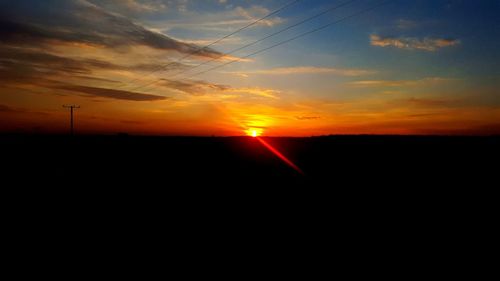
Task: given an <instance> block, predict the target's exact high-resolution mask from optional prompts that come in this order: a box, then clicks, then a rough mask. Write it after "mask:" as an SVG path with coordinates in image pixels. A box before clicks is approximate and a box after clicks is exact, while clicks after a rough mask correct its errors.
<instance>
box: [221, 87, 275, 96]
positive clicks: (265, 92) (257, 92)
mask: <svg viewBox="0 0 500 281" xmlns="http://www.w3.org/2000/svg"><path fill="white" fill-rule="evenodd" d="M231 91H232V92H234V93H243V94H249V95H254V96H258V97H263V98H271V99H278V98H279V94H280V91H277V90H273V89H266V88H260V87H248V88H232V89H231Z"/></svg>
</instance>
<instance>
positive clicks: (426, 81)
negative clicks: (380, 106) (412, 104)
mask: <svg viewBox="0 0 500 281" xmlns="http://www.w3.org/2000/svg"><path fill="white" fill-rule="evenodd" d="M454 80H456V79H451V78H443V77H426V78H423V79H418V80H361V81H352V82H349V85H351V86H355V87H407V86H418V85H432V84H437V83H443V82H449V81H454Z"/></svg>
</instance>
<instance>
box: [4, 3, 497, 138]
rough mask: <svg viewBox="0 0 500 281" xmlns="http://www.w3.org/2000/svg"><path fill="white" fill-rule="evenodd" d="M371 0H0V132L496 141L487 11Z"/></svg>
mask: <svg viewBox="0 0 500 281" xmlns="http://www.w3.org/2000/svg"><path fill="white" fill-rule="evenodd" d="M292 2H293V3H292ZM295 2H296V3H295ZM381 2H384V1H381V0H357V1H352V0H351V1H349V0H341V1H336V0H302V1H290V0H272V1H271V0H267V1H250V0H245V1H243V0H241V1H240V0H66V1H63V0H44V1H40V0H0V82H1V84H0V132H25V133H61V132H67V130H68V127H69V124H68V122H69V112H68V110H67V109H65V108H63V105H65V104H66V105H68V104H76V105H80V106H81V108H80V109H77V110H76V111H75V114H76V115H75V129H76V131H77V133H80V134H83V133H89V134H93V133H99V134H101V133H102V134H115V133H119V132H125V133H130V134H158V135H195V136H212V135H216V136H233V135H245V134H251V133H250V132H258V133H259V134H262V135H265V136H313V135H326V134H483V135H484V134H499V133H500V91H499V90H498V89H499V86H500V82H499V81H500V51H499V50H500V39H499V38H500V36H499V35H500V20H499V15H500V1H498V0H477V1H473V0H415V1H410V0H393V1H389V2H387V4H384V5H381V6H378V5H379V3H381ZM290 3H292V4H290ZM286 5H288V6H287V7H286V8H284V9H283V10H281V11H280V12H278V13H275V14H273V15H271V16H269V17H267V18H265V19H263V20H261V21H259V22H258V23H256V24H254V25H253V26H251V27H248V28H246V29H244V30H242V31H240V32H237V33H235V34H234V35H232V36H229V37H227V38H225V39H224V40H221V41H219V42H217V43H216V44H213V45H211V46H210V47H209V48H206V49H203V50H200V49H199V48H200V47H204V46H206V45H208V44H211V43H212V42H214V41H216V40H218V39H220V38H222V37H224V36H226V35H228V34H231V33H233V32H234V31H237V30H238V29H240V28H242V27H244V26H246V25H249V24H251V23H252V22H254V21H256V20H258V19H260V18H262V17H264V16H266V15H267V14H269V13H271V12H273V11H275V10H277V9H280V8H282V7H284V6H286ZM334 6H341V7H339V8H338V9H331V8H332V7H334ZM370 7H376V8H373V9H372V10H369V11H367V12H364V13H360V11H364V10H367V9H370ZM328 9H331V11H330V12H327V13H324V14H323V15H322V16H319V17H316V18H314V19H312V20H310V21H307V22H304V23H302V24H297V23H300V22H302V21H304V20H306V19H308V18H310V17H312V16H314V15H317V14H320V13H322V12H323V11H326V10H328ZM358 13H359V14H358ZM351 16H352V17H351ZM346 17H349V18H347V19H346V20H345V21H341V22H339V23H337V24H333V25H331V26H329V27H327V28H325V29H322V30H319V31H317V32H314V33H311V34H308V35H305V36H303V37H300V38H298V39H296V40H293V41H290V42H288V43H285V44H282V45H279V46H276V47H274V48H271V49H268V50H266V51H263V52H260V53H258V54H256V55H254V56H249V57H247V55H249V54H252V53H256V52H258V51H260V50H263V49H265V48H267V47H270V46H273V45H276V44H278V43H280V42H283V41H286V40H288V39H291V38H294V37H295V36H297V35H299V34H302V33H305V32H308V31H310V30H314V29H316V28H318V27H321V26H324V25H326V24H328V23H331V22H335V21H337V20H341V19H343V18H346ZM295 24H297V25H296V26H295V27H293V28H289V29H287V30H285V31H284V32H281V33H279V34H277V35H276V36H272V37H269V38H268V39H266V40H262V41H260V42H258V43H256V44H254V45H252V46H250V47H248V48H244V49H241V50H239V51H237V52H234V53H231V54H229V55H227V53H229V52H231V51H232V50H234V49H237V48H240V47H242V46H244V45H247V44H249V43H252V42H254V41H256V40H259V39H262V38H264V37H266V36H267V35H270V34H273V33H275V32H278V31H280V30H283V29H285V28H287V27H289V26H292V25H295ZM229 62H233V63H230V64H228V65H225V66H222V67H219V68H214V67H216V66H218V65H222V64H224V63H229ZM201 63H204V65H201V66H199V67H196V68H194V66H197V65H199V64H201Z"/></svg>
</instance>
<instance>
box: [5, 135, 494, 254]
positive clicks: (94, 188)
mask: <svg viewBox="0 0 500 281" xmlns="http://www.w3.org/2000/svg"><path fill="white" fill-rule="evenodd" d="M265 140H266V141H267V142H268V143H270V144H272V145H273V146H274V147H275V148H277V149H279V150H280V151H281V152H282V153H283V154H285V155H286V156H288V158H289V159H290V160H291V161H293V162H294V163H295V164H296V165H297V166H298V167H300V168H301V169H302V170H303V171H304V173H305V175H301V174H299V173H297V172H296V171H295V170H293V169H292V168H290V167H289V166H287V165H286V164H284V163H283V162H282V161H281V160H280V159H278V158H277V157H275V155H273V154H272V153H271V152H269V151H268V150H267V149H266V148H264V147H263V146H262V145H261V144H260V142H259V141H258V140H257V139H254V138H249V137H228V138H185V137H132V136H78V137H75V138H70V137H64V136H5V135H4V136H1V137H0V142H1V148H2V169H1V172H2V189H1V190H2V193H3V195H4V196H3V197H2V199H3V202H4V203H7V204H9V203H11V204H12V205H13V207H11V208H8V210H9V211H8V215H7V216H9V217H12V218H16V217H18V216H19V214H23V216H22V219H16V223H18V224H25V222H26V219H27V218H30V219H29V220H30V221H36V222H37V223H38V224H40V223H41V224H42V225H41V226H40V227H41V228H43V227H46V226H44V225H45V224H46V223H45V222H46V221H47V219H51V218H57V219H56V220H55V221H56V224H57V226H58V227H61V226H64V227H66V226H67V225H68V223H71V222H81V221H88V222H89V223H90V224H92V225H95V224H96V223H98V225H99V226H100V227H101V226H102V227H103V228H106V227H107V226H108V225H110V226H111V225H114V224H115V223H116V222H117V221H119V222H121V223H123V224H124V225H129V224H130V220H133V221H135V222H137V223H138V224H139V225H141V224H148V225H150V226H151V225H155V226H156V225H158V226H163V225H170V224H171V223H172V222H173V221H178V222H180V225H183V227H188V226H190V225H191V226H193V225H196V226H199V227H202V228H203V229H205V228H206V229H209V228H210V227H214V221H216V220H222V221H223V222H220V225H218V226H217V227H229V228H234V227H235V225H238V224H239V225H240V226H239V227H240V228H239V229H240V230H239V231H242V232H245V233H246V232H247V231H248V229H247V225H248V223H249V222H253V223H255V224H257V225H260V227H265V228H269V229H272V228H276V227H279V226H280V225H282V224H283V223H286V222H287V223H289V225H290V226H295V225H296V224H297V221H300V222H301V225H302V226H301V227H300V230H299V231H302V232H304V231H306V232H307V231H309V230H311V229H316V231H317V232H315V233H325V235H326V233H330V232H328V231H326V230H327V229H330V228H331V227H334V230H335V233H339V232H338V231H340V230H342V233H343V235H344V236H345V238H346V239H354V240H356V241H365V240H366V239H367V237H372V238H370V239H373V237H382V236H383V237H384V238H383V239H385V240H387V239H388V240H391V239H395V238H391V237H393V236H392V234H391V235H389V236H387V235H388V234H379V235H380V236H377V234H376V233H378V231H383V232H380V233H387V232H388V231H389V230H390V231H389V232H391V233H396V234H397V233H399V234H397V235H396V234H395V235H396V236H398V235H399V236H401V235H403V234H402V233H406V234H408V233H411V234H412V235H414V236H415V237H418V241H427V240H425V239H424V240H421V239H422V237H430V238H428V239H430V240H433V241H434V240H435V239H437V238H435V237H436V233H437V232H436V231H438V230H443V229H447V228H448V227H449V226H450V225H454V227H453V228H451V229H456V231H452V232H445V233H447V234H446V235H445V236H442V239H443V240H439V241H455V240H450V237H452V236H454V235H456V233H464V231H469V232H470V231H476V230H478V229H481V228H482V227H484V226H485V225H494V224H490V219H489V218H490V217H491V214H494V213H496V212H495V211H494V210H495V209H496V207H495V206H497V202H496V201H497V200H496V198H497V196H496V195H495V194H496V190H497V189H498V171H499V168H498V161H499V159H500V158H499V156H500V155H499V147H500V146H499V144H500V143H499V141H500V139H499V138H498V137H413V136H331V137H315V138H265ZM9 192H14V193H15V194H14V195H15V196H8V195H7V194H8V193H9ZM90 214H92V215H91V216H90ZM256 214H259V216H258V219H257V218H256V216H255V215H256ZM89 216H90V217H91V218H89ZM33 218H36V219H33ZM146 222H147V223H146ZM159 222H161V223H160V224H158V223H159ZM465 223H467V227H464V225H465ZM38 224H36V225H38ZM77 226H78V225H77ZM318 227H319V228H320V230H318ZM323 228H324V229H323ZM137 229H142V228H140V227H139V228H137ZM78 231H80V229H79V228H78ZM199 231H200V232H202V229H200V230H199ZM203 231H204V230H203ZM295 231H296V230H294V232H295ZM197 233H198V232H193V233H191V234H189V235H196V234H197ZM406 234H404V235H406ZM431 234H432V235H431ZM328 235H334V234H332V233H330V234H328ZM367 235H368V236H367ZM404 235H403V236H401V237H406V236H404ZM429 235H430V236H429ZM188 237H191V236H188ZM332 237H333V236H332ZM349 237H351V238H349ZM394 237H395V236H394ZM280 239H281V238H280ZM329 239H330V238H328V240H329ZM377 239H378V238H377ZM401 239H405V238H401ZM412 239H413V238H412ZM440 239H441V238H440ZM412 241H413V240H412ZM415 241H417V240H415ZM436 241H438V240H436ZM436 241H434V242H433V243H438V242H436ZM356 243H358V242H356ZM412 243H413V242H412ZM422 243H424V244H425V243H427V242H422ZM439 243H442V242H439ZM453 243H454V242H453ZM457 243H458V242H457ZM460 243H462V242H460ZM373 244H377V243H375V242H374V243H373ZM381 245H382V244H381ZM418 245H422V244H415V247H420V246H418ZM454 245H456V244H453V245H451V246H450V247H451V248H453V249H455V246H454ZM455 250H456V249H455Z"/></svg>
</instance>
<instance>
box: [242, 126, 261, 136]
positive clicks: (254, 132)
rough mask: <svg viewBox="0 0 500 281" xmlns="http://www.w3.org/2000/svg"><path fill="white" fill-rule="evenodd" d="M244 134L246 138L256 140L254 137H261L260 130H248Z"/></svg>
mask: <svg viewBox="0 0 500 281" xmlns="http://www.w3.org/2000/svg"><path fill="white" fill-rule="evenodd" d="M245 133H246V134H247V136H250V137H253V138H256V137H259V136H261V135H262V129H259V128H250V129H247V130H245Z"/></svg>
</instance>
